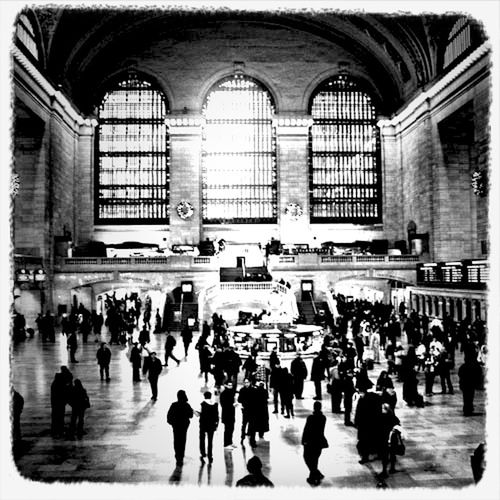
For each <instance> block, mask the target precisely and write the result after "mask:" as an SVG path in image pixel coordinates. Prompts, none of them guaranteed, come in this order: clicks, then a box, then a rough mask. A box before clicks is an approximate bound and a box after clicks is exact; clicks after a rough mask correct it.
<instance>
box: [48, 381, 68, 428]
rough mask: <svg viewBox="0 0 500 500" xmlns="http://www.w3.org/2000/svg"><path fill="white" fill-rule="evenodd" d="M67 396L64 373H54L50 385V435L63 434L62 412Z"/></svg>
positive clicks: (63, 411) (64, 409)
mask: <svg viewBox="0 0 500 500" xmlns="http://www.w3.org/2000/svg"><path fill="white" fill-rule="evenodd" d="M67 398H68V390H67V385H66V381H65V380H64V375H63V374H62V373H56V374H55V375H54V380H53V381H52V384H51V386H50V404H51V409H52V413H51V424H52V425H51V433H52V437H61V436H62V435H63V434H64V414H65V411H66V402H67Z"/></svg>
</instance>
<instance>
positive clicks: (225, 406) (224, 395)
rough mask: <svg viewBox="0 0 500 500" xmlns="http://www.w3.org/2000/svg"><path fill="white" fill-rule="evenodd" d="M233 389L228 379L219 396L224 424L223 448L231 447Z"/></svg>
mask: <svg viewBox="0 0 500 500" xmlns="http://www.w3.org/2000/svg"><path fill="white" fill-rule="evenodd" d="M234 397H235V390H234V388H233V384H232V382H231V381H230V380H228V381H227V382H226V384H225V385H224V389H223V391H222V392H221V393H220V396H219V403H220V406H221V421H222V423H223V424H224V448H228V449H229V448H230V449H233V448H234V445H233V431H234V422H235V408H234V405H235V399H234Z"/></svg>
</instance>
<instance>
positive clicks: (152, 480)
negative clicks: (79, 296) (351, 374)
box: [12, 334, 485, 488]
mask: <svg viewBox="0 0 500 500" xmlns="http://www.w3.org/2000/svg"><path fill="white" fill-rule="evenodd" d="M164 339H165V337H164V335H152V343H151V344H152V348H154V349H155V350H156V351H157V352H158V353H159V354H160V359H162V361H163V344H164ZM195 341H196V338H195ZM194 343H195V342H193V344H191V348H190V349H191V351H190V355H189V356H188V358H187V359H183V360H182V362H181V364H180V366H178V367H177V366H176V363H175V362H173V361H170V363H169V365H170V366H169V367H168V369H166V368H164V369H163V372H162V374H161V376H160V380H159V397H158V401H156V402H155V403H153V402H152V401H151V400H150V397H151V390H150V386H149V383H148V381H147V380H143V381H142V382H138V383H135V384H134V383H133V382H132V369H131V366H130V363H129V361H128V358H127V356H126V353H127V348H122V347H120V346H114V345H113V346H111V350H112V355H113V357H112V361H111V369H110V376H111V381H110V382H108V383H106V382H101V381H100V379H99V370H98V366H97V363H96V359H95V354H96V350H97V344H95V343H94V342H91V341H89V343H87V344H81V343H80V345H79V350H78V352H77V356H76V357H77V359H78V360H79V363H78V364H72V363H69V362H68V357H67V352H66V349H65V338H63V337H62V336H61V335H59V334H58V337H57V340H56V343H55V344H50V343H47V344H43V343H42V342H41V341H40V339H39V338H38V336H35V338H34V339H30V340H27V341H26V342H25V343H21V344H19V345H17V346H16V347H15V348H14V350H13V357H12V380H13V383H14V386H15V388H16V390H18V391H19V392H20V393H21V394H22V395H23V397H24V399H25V406H24V411H23V414H22V420H21V422H22V433H23V442H22V446H21V448H20V450H19V453H18V454H17V456H16V463H17V467H18V470H19V473H20V474H21V475H22V476H24V477H25V478H29V479H31V480H35V481H42V482H53V481H63V482H70V481H91V482H107V483H109V482H119V483H148V484H160V483H161V484H166V485H167V484H169V483H170V484H181V485H201V486H206V485H216V486H233V485H234V484H235V483H236V481H237V480H238V479H240V478H241V477H242V476H244V475H245V474H246V467H245V463H246V461H247V460H248V459H249V458H250V457H251V456H252V455H253V454H256V455H258V456H259V457H260V459H261V460H262V462H263V464H264V473H265V475H266V476H268V477H269V478H270V479H271V480H272V481H273V483H274V484H275V485H276V486H304V487H308V488H310V486H308V485H307V483H306V477H307V475H308V471H307V469H306V466H305V464H304V461H303V458H302V446H301V445H300V439H301V433H302V429H303V427H304V424H305V419H306V417H307V415H308V414H309V413H310V412H311V411H312V406H313V399H312V397H313V395H314V389H313V385H312V382H307V383H306V387H305V391H304V396H305V399H304V400H301V401H296V402H295V417H294V418H292V419H285V418H284V417H283V416H281V415H275V414H272V406H271V401H270V432H269V433H267V434H266V435H265V439H263V440H260V441H258V447H257V448H255V449H253V450H252V448H250V447H249V446H248V444H247V443H246V444H245V446H244V447H243V446H241V445H240V443H239V439H238V438H239V424H240V422H241V412H240V410H239V409H237V422H236V427H235V433H234V439H235V441H234V442H235V444H236V443H237V444H238V447H237V448H236V449H235V450H233V451H227V450H225V449H224V448H223V442H222V437H223V436H222V434H223V429H222V427H219V429H218V430H217V432H216V434H215V438H214V462H213V464H212V465H211V466H209V465H207V464H203V463H201V462H200V460H199V451H198V421H197V419H196V418H194V419H193V421H192V424H191V426H190V428H189V431H188V438H187V446H186V458H185V462H184V466H183V467H182V468H176V465H175V458H174V452H173V438H172V431H171V428H170V426H169V425H168V424H167V422H166V413H167V410H168V408H169V406H170V404H171V403H172V402H173V401H174V400H175V395H176V392H177V390H178V389H181V388H182V389H184V390H185V391H186V393H187V395H188V397H189V401H190V403H191V405H192V406H193V408H195V409H198V408H199V405H200V403H201V401H202V393H203V392H204V391H205V390H206V386H205V384H204V382H203V379H202V378H200V377H199V376H198V372H199V370H198V357H197V351H195V350H194V347H193V346H194ZM174 352H175V354H176V355H178V357H179V356H180V355H181V352H182V343H181V342H178V345H177V346H176V349H175V351H174ZM308 363H310V361H308ZM63 364H67V365H68V366H69V367H70V369H71V371H72V372H73V375H74V376H75V378H80V379H81V380H82V382H83V385H84V386H85V388H86V389H87V391H88V393H89V396H90V400H91V403H92V406H91V408H90V409H89V410H87V413H86V422H85V430H86V431H87V434H86V435H85V436H84V437H83V439H81V440H75V441H72V440H65V439H54V438H52V437H51V435H50V384H51V381H52V379H53V377H54V373H55V372H56V371H58V370H59V367H60V365H63ZM285 366H287V363H285ZM382 368H385V363H384V364H382V365H376V368H375V370H373V371H371V372H370V377H371V379H372V380H373V381H375V380H376V377H377V375H378V372H379V371H380V369H382ZM420 378H421V379H422V378H423V376H422V375H420ZM453 381H454V384H455V387H456V392H455V395H441V394H435V395H434V396H433V397H432V398H426V399H427V404H426V406H425V408H422V409H415V408H407V407H406V405H405V403H404V402H402V398H401V384H399V383H398V384H397V393H398V400H399V401H398V406H397V409H396V412H397V415H398V416H399V418H400V419H401V422H402V425H403V426H404V428H405V429H406V431H407V433H408V436H409V438H408V441H407V453H406V456H404V457H400V458H399V460H398V465H397V468H398V470H399V472H397V473H396V474H392V475H391V476H390V477H389V479H388V480H387V486H388V487H389V488H406V487H442V486H446V487H462V486H465V485H471V484H473V478H472V473H471V468H470V458H469V457H470V454H471V452H472V451H473V450H474V448H475V447H476V446H477V444H478V443H479V442H480V441H482V440H483V439H484V437H485V429H484V426H485V415H484V401H485V392H484V391H481V392H478V393H477V396H476V411H477V412H478V414H477V415H475V416H473V417H464V416H463V415H462V398H461V394H460V391H459V390H458V384H457V379H456V373H455V372H454V373H453ZM422 385H423V383H422V382H421V385H420V391H421V392H422V390H423V387H422ZM211 387H212V380H210V381H209V384H208V388H209V389H210V388H211ZM434 387H435V390H436V391H440V386H439V383H438V381H436V384H435V386H434ZM323 406H324V410H325V414H326V415H327V426H326V434H327V438H328V441H329V443H330V447H329V448H328V449H326V450H325V451H324V452H323V454H322V456H321V459H320V469H321V471H322V472H323V473H324V474H325V476H326V477H325V479H324V481H323V483H322V486H321V487H323V488H324V487H332V486H333V487H353V488H354V487H356V488H374V487H376V484H377V480H376V478H375V473H376V472H378V471H380V462H379V461H374V462H369V463H368V464H366V465H360V464H359V463H358V460H359V456H358V454H357V452H356V446H355V445H356V429H354V428H352V427H345V426H344V424H343V415H337V414H335V415H334V414H332V413H331V412H330V411H329V410H330V401H329V396H328V397H327V395H326V394H324V397H323ZM66 421H67V422H69V414H67V415H66Z"/></svg>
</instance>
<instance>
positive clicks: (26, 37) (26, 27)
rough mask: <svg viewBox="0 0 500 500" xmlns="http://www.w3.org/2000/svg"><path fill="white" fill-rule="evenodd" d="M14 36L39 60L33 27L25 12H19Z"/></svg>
mask: <svg viewBox="0 0 500 500" xmlns="http://www.w3.org/2000/svg"><path fill="white" fill-rule="evenodd" d="M16 37H17V39H18V40H19V41H20V42H21V45H22V46H23V47H24V48H25V49H26V50H27V51H28V53H29V55H31V56H32V57H33V58H34V59H35V61H38V60H39V54H38V46H37V42H36V35H35V29H34V28H33V24H32V22H31V21H30V20H29V18H28V16H27V15H26V14H20V15H19V17H18V19H17V25H16Z"/></svg>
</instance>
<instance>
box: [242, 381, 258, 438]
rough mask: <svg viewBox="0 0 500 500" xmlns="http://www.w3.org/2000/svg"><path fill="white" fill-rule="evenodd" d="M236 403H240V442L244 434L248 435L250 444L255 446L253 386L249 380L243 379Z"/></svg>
mask: <svg viewBox="0 0 500 500" xmlns="http://www.w3.org/2000/svg"><path fill="white" fill-rule="evenodd" d="M238 403H240V404H241V415H242V421H241V442H242V443H243V442H244V440H245V436H247V435H248V436H249V441H250V446H251V447H252V448H255V447H256V446H257V443H256V442H255V432H256V429H255V388H254V387H253V386H252V385H251V383H250V380H248V379H245V380H244V382H243V387H242V388H241V389H240V393H239V396H238Z"/></svg>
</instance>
